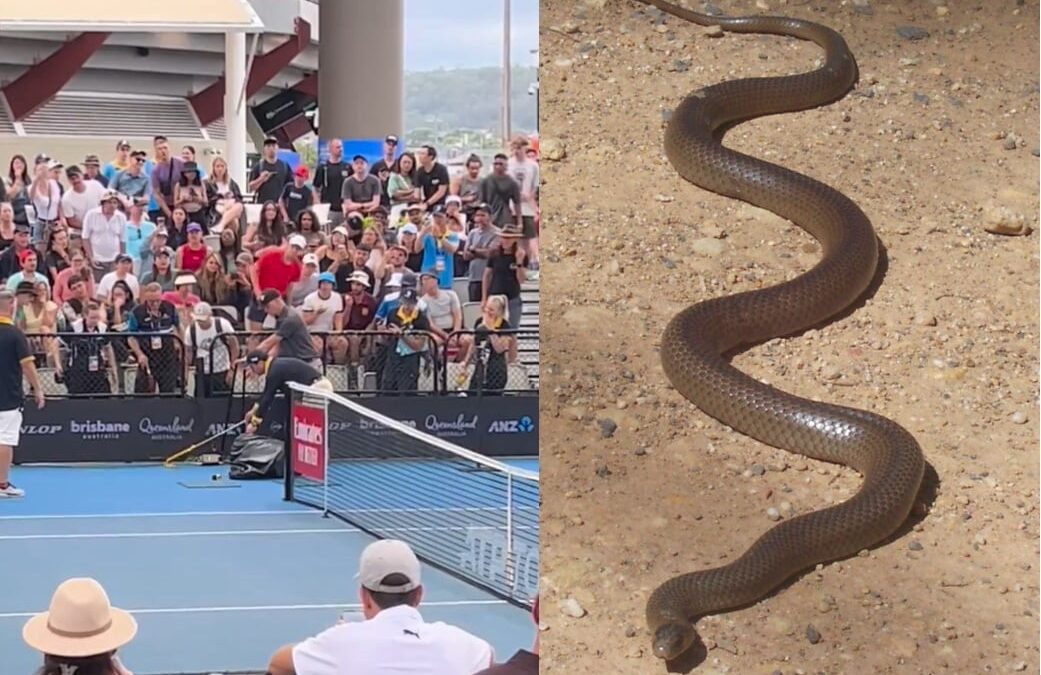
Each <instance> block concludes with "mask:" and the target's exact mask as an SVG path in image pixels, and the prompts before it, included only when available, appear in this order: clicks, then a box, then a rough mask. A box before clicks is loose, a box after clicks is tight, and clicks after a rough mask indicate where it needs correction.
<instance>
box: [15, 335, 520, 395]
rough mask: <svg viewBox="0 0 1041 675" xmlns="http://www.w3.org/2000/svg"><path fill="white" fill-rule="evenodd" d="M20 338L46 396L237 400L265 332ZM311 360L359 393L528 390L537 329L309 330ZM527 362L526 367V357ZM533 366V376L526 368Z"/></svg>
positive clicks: (256, 384) (342, 387) (341, 386)
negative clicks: (247, 359)
mask: <svg viewBox="0 0 1041 675" xmlns="http://www.w3.org/2000/svg"><path fill="white" fill-rule="evenodd" d="M206 334H207V335H208V336H209V337H205V336H202V335H200V334H199V331H198V330H196V331H194V332H193V331H191V330H190V329H189V330H186V331H185V336H186V337H185V338H182V337H181V336H180V335H178V334H176V333H127V332H106V333H93V332H87V333H83V332H73V333H31V334H27V337H28V338H29V342H30V345H31V347H32V349H33V352H34V355H35V356H36V362H37V367H38V369H39V371H40V380H41V384H42V386H43V388H44V393H45V394H46V396H47V397H48V398H116V397H119V398H122V397H154V396H163V397H185V396H190V397H194V398H226V397H229V396H230V397H237V398H245V397H252V396H256V395H257V394H259V392H260V391H261V390H262V388H263V380H262V378H258V377H252V376H250V375H248V373H247V371H246V369H244V368H243V367H242V366H241V364H240V363H237V362H238V361H239V360H240V359H241V358H242V357H243V356H245V354H246V353H247V352H248V351H249V350H250V349H252V348H255V347H256V346H257V345H259V344H260V343H261V342H263V341H264V339H266V338H267V337H268V336H270V335H271V333H270V332H259V333H258V332H243V331H235V332H226V333H216V334H213V333H211V332H209V331H207V332H206ZM311 338H312V344H313V346H314V348H315V351H316V353H318V354H319V355H320V357H319V359H318V360H317V361H316V362H315V366H316V367H317V368H318V369H320V370H321V372H322V373H323V374H324V375H325V376H326V377H327V378H328V379H329V380H330V382H331V383H332V385H333V389H334V390H335V391H337V392H340V393H347V394H351V395H362V396H436V395H452V396H502V395H513V396H517V395H524V394H529V395H534V394H537V389H538V379H537V357H538V332H537V331H525V330H500V331H496V332H491V333H490V332H488V331H481V330H468V331H456V332H453V333H443V332H442V333H434V332H427V331H411V332H410V333H409V334H408V339H405V338H404V337H403V336H402V335H400V334H397V333H393V332H390V331H388V330H369V331H338V332H314V333H311ZM532 359H534V360H535V362H534V365H533V360H532ZM531 368H534V369H535V372H534V373H533V372H531V371H530V370H529V369H531Z"/></svg>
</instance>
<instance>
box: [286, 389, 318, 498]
mask: <svg viewBox="0 0 1041 675" xmlns="http://www.w3.org/2000/svg"><path fill="white" fill-rule="evenodd" d="M292 422H293V428H292V431H291V433H292V436H291V438H292V439H293V441H292V446H291V447H292V452H293V471H294V473H297V474H300V475H301V476H304V477H305V478H310V479H312V480H316V481H320V482H324V481H325V411H324V410H323V409H321V408H309V407H307V406H302V405H295V404H294V405H293V416H292Z"/></svg>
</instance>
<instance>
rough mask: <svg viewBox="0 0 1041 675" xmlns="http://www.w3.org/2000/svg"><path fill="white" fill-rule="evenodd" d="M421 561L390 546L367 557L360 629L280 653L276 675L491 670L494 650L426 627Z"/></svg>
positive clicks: (348, 626) (456, 631) (435, 674)
mask: <svg viewBox="0 0 1041 675" xmlns="http://www.w3.org/2000/svg"><path fill="white" fill-rule="evenodd" d="M420 577H421V569H420V564H419V560H418V559H417V558H416V554H415V553H413V552H412V549H411V548H409V546H408V544H406V543H405V542H403V541H397V540H393V539H385V540H382V541H377V542H375V543H373V544H370V545H369V546H367V547H366V548H365V550H364V551H363V552H362V554H361V562H360V564H359V568H358V576H357V578H358V582H359V584H360V586H361V588H360V589H359V592H358V596H359V599H360V600H361V610H362V614H363V615H364V617H365V621H362V622H350V623H341V624H339V625H336V626H333V627H332V628H329V629H327V630H325V631H323V632H322V633H319V634H318V635H316V636H315V637H312V638H308V639H307V640H304V641H303V642H301V643H299V644H297V645H287V646H285V647H282V648H281V649H279V650H278V651H277V652H275V654H274V656H272V657H271V663H270V664H269V665H268V673H270V675H338V674H339V673H383V672H386V673H391V672H393V673H401V674H404V673H409V674H412V675H426V674H429V675H473V673H476V672H478V671H480V670H482V669H484V668H487V667H488V666H490V665H491V664H492V663H493V661H494V659H495V653H494V651H493V650H492V647H491V645H490V644H488V643H487V642H486V641H484V640H482V639H481V638H479V637H477V636H475V635H471V634H470V633H467V632H466V631H464V630H462V629H461V628H457V627H455V626H450V625H448V624H446V623H442V622H440V621H438V622H435V623H427V622H425V621H424V620H423V616H422V615H421V614H420V612H419V609H418V608H419V605H420V602H421V601H422V599H423V586H422V583H421V579H420Z"/></svg>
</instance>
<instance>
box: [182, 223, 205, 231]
mask: <svg viewBox="0 0 1041 675" xmlns="http://www.w3.org/2000/svg"><path fill="white" fill-rule="evenodd" d="M185 230H186V231H187V232H202V226H201V225H199V223H188V227H186V228H185Z"/></svg>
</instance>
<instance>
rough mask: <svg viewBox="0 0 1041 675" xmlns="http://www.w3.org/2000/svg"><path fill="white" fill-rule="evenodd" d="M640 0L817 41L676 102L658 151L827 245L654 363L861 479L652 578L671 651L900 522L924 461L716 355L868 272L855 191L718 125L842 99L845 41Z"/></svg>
mask: <svg viewBox="0 0 1041 675" xmlns="http://www.w3.org/2000/svg"><path fill="white" fill-rule="evenodd" d="M640 1H641V2H644V3H646V4H650V5H654V6H656V7H658V8H659V9H661V10H663V11H665V12H668V13H670V14H673V15H675V16H678V17H680V18H682V19H685V20H687V21H691V22H693V23H696V24H700V25H718V26H720V27H721V28H722V29H723V30H725V31H731V32H739V33H769V34H775V35H786V36H791V37H796V38H800V39H803V40H810V41H812V42H815V43H816V44H817V45H819V46H820V47H822V48H823V49H824V51H825V54H826V58H825V62H824V65H823V66H822V67H820V68H818V69H817V70H815V71H812V72H808V73H803V74H799V75H792V76H785V77H766V78H754V79H741V80H733V81H728V82H722V83H720V84H715V85H712V86H709V87H706V88H704V89H701V90H698V91H696V92H694V93H693V94H691V95H689V96H688V97H687V98H685V99H684V100H683V101H682V102H681V103H680V105H679V107H677V108H676V110H675V112H674V113H673V115H672V118H671V120H670V121H669V124H668V128H667V131H666V133H665V152H666V155H667V156H668V158H669V161H670V162H671V163H672V165H673V167H675V169H676V171H678V172H679V174H680V175H681V176H683V178H685V179H686V180H688V181H690V182H691V183H694V184H695V185H697V186H699V187H701V188H704V189H706V190H709V191H712V192H716V193H719V194H721V195H725V196H728V197H732V198H735V199H739V200H741V201H744V202H748V203H750V204H754V205H755V206H758V207H761V208H764V209H767V210H769V211H772V212H773V213H776V214H777V215H779V216H781V217H783V218H786V219H788V220H790V221H792V222H793V223H795V224H796V225H798V226H799V227H801V228H802V229H804V230H806V231H807V232H808V233H809V234H810V235H812V236H813V237H814V238H816V239H817V241H818V242H820V245H821V248H822V251H823V254H822V257H821V260H820V261H819V262H818V264H817V265H816V266H815V267H813V268H812V269H811V270H809V271H807V272H806V273H804V274H802V275H801V276H799V277H797V278H795V279H793V280H791V281H788V282H785V283H782V284H779V285H776V286H773V287H770V288H766V289H762V290H756V291H750V292H745V293H740V294H736V295H731V296H726V297H721V298H714V299H711V300H707V301H704V302H701V303H699V304H696V305H693V306H691V307H688V308H687V309H685V310H683V311H682V312H680V313H679V314H677V315H676V316H675V317H673V319H672V320H671V321H670V322H669V325H668V326H667V327H666V329H665V334H664V336H663V338H662V342H661V360H662V365H663V367H664V370H665V373H666V376H667V377H668V378H669V381H670V382H671V383H672V385H673V386H674V387H675V388H676V389H677V390H678V391H679V392H680V393H681V394H683V396H684V397H686V398H687V399H688V400H690V401H691V402H692V403H694V404H695V405H696V406H698V407H699V408H700V409H701V410H702V411H704V412H705V413H707V414H708V415H711V416H712V417H715V418H716V419H718V420H719V421H721V422H723V423H724V424H727V425H729V426H730V427H732V428H734V429H736V430H738V431H740V432H741V433H743V434H746V435H748V436H751V437H752V438H755V439H757V440H759V441H761V442H763V443H766V444H768V445H772V446H775V447H779V448H783V449H785V450H788V451H790V452H795V453H799V454H802V455H805V456H807V457H812V458H814V459H819V460H825V461H829V462H835V463H838V464H844V465H846V466H849V467H851V468H853V469H855V470H856V471H858V472H859V473H860V474H861V475H862V476H863V479H864V480H863V486H862V487H861V489H860V491H859V492H858V493H857V494H856V495H855V496H853V497H852V498H851V499H849V500H848V501H846V502H843V503H841V504H838V505H836V506H832V507H830V508H826V509H822V510H819V511H814V512H812V513H808V514H805V515H802V516H799V517H796V518H793V519H791V520H785V521H783V522H781V523H780V524H778V525H776V526H775V527H773V528H772V529H770V530H768V531H767V532H766V533H765V534H764V535H763V536H762V537H760V538H759V539H758V540H757V541H756V542H755V543H754V544H752V546H751V547H750V548H749V549H748V550H747V551H746V552H745V553H744V554H743V555H741V557H740V558H737V559H736V560H734V561H733V562H731V563H729V564H727V565H724V566H722V567H717V568H714V569H708V570H702V571H698V572H691V573H688V574H683V575H680V576H677V577H674V578H672V579H669V580H668V581H666V582H665V583H663V584H661V586H659V587H658V588H657V589H655V591H654V592H653V593H652V594H651V597H650V599H649V600H648V602H647V623H648V626H649V628H650V630H651V632H652V633H653V649H654V653H655V655H657V656H659V657H662V658H666V659H672V658H675V657H677V656H679V655H680V654H682V653H683V652H685V651H686V650H687V649H688V648H689V647H690V646H691V644H693V642H694V640H695V638H696V634H695V629H694V622H695V621H696V620H697V619H698V618H699V617H701V616H704V615H706V614H711V613H715V612H720V611H723V610H727V609H733V608H736V607H740V606H743V605H747V604H749V603H752V602H754V601H756V600H759V599H761V598H762V597H764V596H766V595H768V594H769V593H770V592H771V591H772V590H774V589H776V588H777V587H778V586H780V585H781V584H782V583H784V582H785V581H786V580H788V579H789V578H791V577H792V576H793V575H795V574H796V573H798V572H800V571H803V570H805V569H807V568H809V567H812V566H813V565H815V564H817V563H820V562H826V561H832V560H836V559H839V558H844V557H847V556H850V555H853V554H855V553H857V552H858V551H860V550H862V549H864V548H867V547H869V546H872V545H874V544H877V543H878V542H880V541H881V540H883V539H885V538H886V537H888V536H889V535H891V534H892V533H893V532H895V531H896V530H897V529H898V528H899V527H900V525H901V524H903V522H904V521H905V520H906V519H907V516H908V514H909V513H910V511H911V508H912V506H913V505H914V502H915V499H916V496H917V494H918V489H919V486H920V484H921V482H922V476H923V472H924V468H925V460H924V457H923V456H922V451H921V449H920V448H919V447H918V443H917V442H916V441H915V439H914V438H913V437H912V436H911V434H910V433H908V432H907V431H905V430H904V429H903V428H902V427H900V426H899V425H897V424H896V423H895V422H892V421H890V420H888V419H886V418H884V417H881V416H879V415H876V414H874V413H870V412H865V411H862V410H856V409H852V408H846V407H841V406H837V405H832V404H828V403H818V402H814V401H809V400H806V399H802V398H798V397H796V396H793V395H791V394H787V393H785V392H782V391H779V390H777V389H774V388H773V387H771V386H769V385H766V384H763V383H761V382H759V381H758V380H755V379H753V378H751V377H749V376H747V375H745V374H743V373H741V372H740V371H738V370H737V369H736V368H734V367H733V366H731V365H730V363H729V362H728V361H727V359H726V358H725V357H724V355H725V354H727V353H728V352H730V351H732V350H734V349H736V348H739V347H745V346H748V345H753V344H757V343H760V342H763V341H765V340H768V339H771V338H775V337H781V336H786V335H791V334H793V333H796V332H797V331H799V330H803V329H806V328H808V327H811V326H814V325H817V324H819V323H821V322H823V321H825V320H826V319H828V318H830V317H833V316H835V315H836V314H837V313H838V312H840V311H841V310H843V309H845V308H846V307H848V306H850V305H851V304H852V303H853V302H854V301H855V300H856V299H857V298H858V297H859V296H860V295H861V294H862V293H863V292H864V291H865V290H866V289H867V287H868V285H869V284H870V282H871V280H872V277H873V276H874V274H875V269H876V266H877V264H878V243H877V240H876V238H875V232H874V230H873V229H872V227H871V223H870V222H869V220H868V218H867V216H866V215H864V213H863V212H862V211H861V210H860V208H858V207H857V205H856V204H854V203H853V201H851V200H850V199H849V198H848V197H846V196H844V195H842V194H841V193H839V192H838V191H836V190H834V189H832V188H830V187H828V186H827V185H824V184H823V183H820V182H818V181H815V180H813V179H811V178H808V177H806V176H803V175H801V174H798V173H795V172H793V171H790V170H788V169H785V168H783V167H780V166H776V165H774V164H770V163H768V162H764V161H762V160H759V159H755V158H753V157H749V156H747V155H744V154H741V153H739V152H735V151H733V150H729V149H726V148H724V147H723V146H722V144H721V139H722V136H723V133H724V132H725V131H726V130H727V129H729V128H730V127H732V126H733V125H735V124H737V123H740V122H743V121H747V120H750V119H753V118H756V117H762V116H764V115H771V114H777V113H783V112H793V111H797V110H806V109H809V108H814V107H817V106H821V105H824V104H827V103H831V102H833V101H836V100H838V99H841V98H842V97H843V96H844V95H845V94H846V93H847V92H848V91H849V89H850V88H851V87H852V86H853V84H854V82H855V81H856V78H857V66H856V63H855V62H854V60H853V55H852V54H851V53H850V51H849V48H848V47H847V46H846V42H845V41H844V40H843V39H842V36H841V35H839V34H838V33H836V32H835V31H833V30H831V29H830V28H827V27H824V26H821V25H818V24H814V23H810V22H808V21H801V20H797V19H789V18H782V17H742V18H727V17H719V16H711V15H705V14H698V13H696V12H692V11H689V10H686V9H683V8H681V7H677V6H675V5H670V4H667V3H665V2H662V1H661V0H640Z"/></svg>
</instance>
